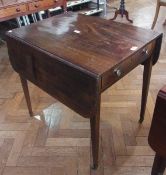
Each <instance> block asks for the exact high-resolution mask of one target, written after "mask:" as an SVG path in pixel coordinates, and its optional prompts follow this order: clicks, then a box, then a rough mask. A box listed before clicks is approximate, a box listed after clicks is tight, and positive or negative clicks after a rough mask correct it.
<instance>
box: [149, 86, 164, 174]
mask: <svg viewBox="0 0 166 175" xmlns="http://www.w3.org/2000/svg"><path fill="white" fill-rule="evenodd" d="M148 140H149V144H150V146H151V147H152V149H153V150H154V151H155V152H156V155H155V158H154V163H153V167H152V173H151V174H152V175H163V173H164V170H165V168H166V86H164V87H163V88H162V89H161V90H160V91H159V93H158V96H157V100H156V105H155V110H154V114H153V120H152V124H151V129H150V132H149V138H148Z"/></svg>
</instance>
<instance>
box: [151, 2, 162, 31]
mask: <svg viewBox="0 0 166 175" xmlns="http://www.w3.org/2000/svg"><path fill="white" fill-rule="evenodd" d="M159 10H160V4H157V7H156V13H155V17H154V20H153V24H152V27H151V29H154V26H155V24H156V22H157V18H158V15H159Z"/></svg>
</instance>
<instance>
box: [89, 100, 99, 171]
mask: <svg viewBox="0 0 166 175" xmlns="http://www.w3.org/2000/svg"><path fill="white" fill-rule="evenodd" d="M90 126H91V142H92V157H93V169H97V168H98V163H99V136H100V99H99V101H98V106H97V113H96V116H94V117H92V118H90Z"/></svg>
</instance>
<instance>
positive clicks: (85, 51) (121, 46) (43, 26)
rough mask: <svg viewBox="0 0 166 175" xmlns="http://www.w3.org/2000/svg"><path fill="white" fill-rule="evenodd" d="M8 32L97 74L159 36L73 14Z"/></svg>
mask: <svg viewBox="0 0 166 175" xmlns="http://www.w3.org/2000/svg"><path fill="white" fill-rule="evenodd" d="M8 34H9V35H10V36H11V37H16V38H17V39H18V40H22V41H23V42H26V43H29V44H30V45H31V46H34V47H38V48H40V49H41V50H43V51H45V52H48V53H49V54H53V55H54V56H57V57H58V58H59V59H60V60H63V61H65V62H68V63H69V64H73V65H75V66H76V67H78V68H79V69H85V70H86V71H89V72H90V73H92V74H95V75H97V76H99V75H102V74H104V73H105V72H106V71H108V70H109V69H110V68H113V67H114V66H115V65H117V64H118V63H120V62H123V60H124V59H126V58H128V57H130V56H131V55H133V54H134V53H136V52H137V51H138V50H140V48H142V47H144V46H145V45H146V44H148V43H149V42H150V41H152V40H154V39H155V38H156V37H158V36H159V34H158V33H157V32H155V31H151V30H146V29H142V28H138V27H134V26H130V25H126V24H121V23H117V22H112V21H109V20H104V19H100V18H98V17H90V16H85V15H78V14H76V13H67V14H63V15H58V16H55V17H51V18H49V19H47V20H43V21H41V22H38V23H36V24H32V25H30V26H26V27H21V28H19V29H14V30H12V32H11V33H8ZM134 49H135V50H134Z"/></svg>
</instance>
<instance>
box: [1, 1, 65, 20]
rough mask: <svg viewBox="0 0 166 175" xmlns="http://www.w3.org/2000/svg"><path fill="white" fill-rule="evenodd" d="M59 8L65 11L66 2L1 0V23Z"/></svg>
mask: <svg viewBox="0 0 166 175" xmlns="http://www.w3.org/2000/svg"><path fill="white" fill-rule="evenodd" d="M59 6H62V7H63V9H64V10H65V9H66V0H0V22H2V21H6V20H9V19H12V18H16V17H20V16H23V15H28V14H32V13H36V12H39V11H41V10H47V9H49V8H55V7H59ZM65 11H66V10H65Z"/></svg>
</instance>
